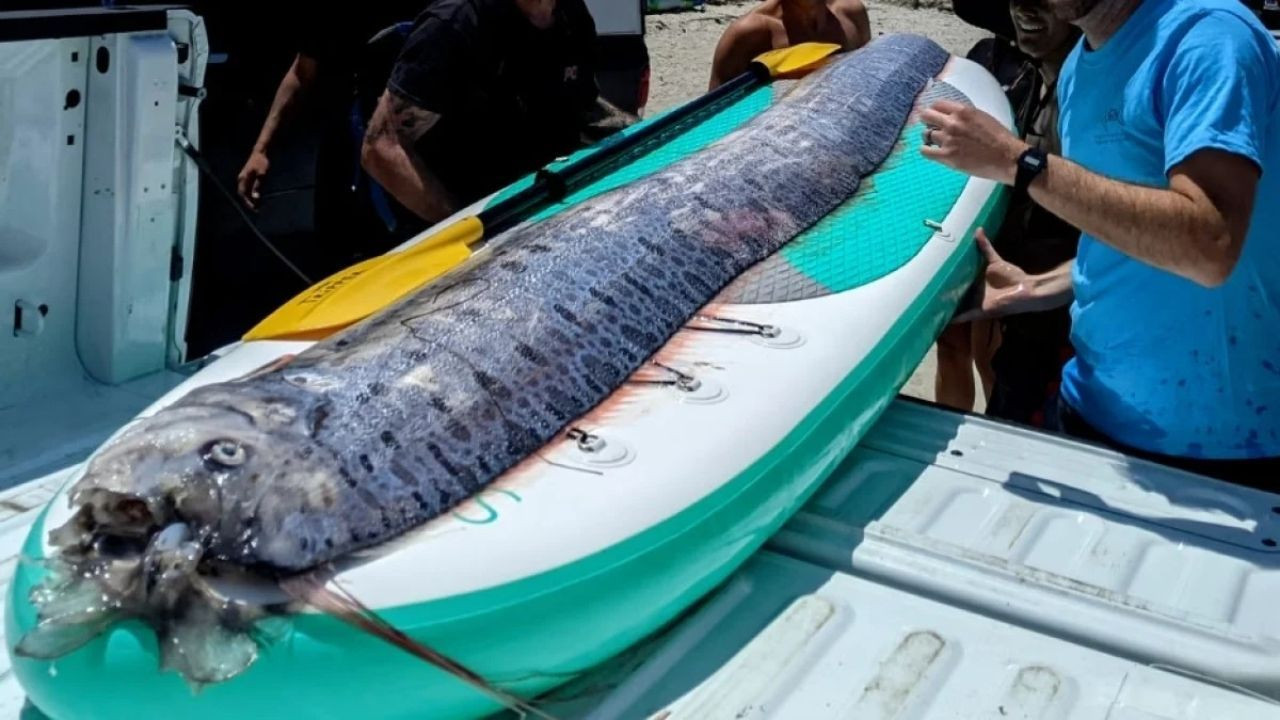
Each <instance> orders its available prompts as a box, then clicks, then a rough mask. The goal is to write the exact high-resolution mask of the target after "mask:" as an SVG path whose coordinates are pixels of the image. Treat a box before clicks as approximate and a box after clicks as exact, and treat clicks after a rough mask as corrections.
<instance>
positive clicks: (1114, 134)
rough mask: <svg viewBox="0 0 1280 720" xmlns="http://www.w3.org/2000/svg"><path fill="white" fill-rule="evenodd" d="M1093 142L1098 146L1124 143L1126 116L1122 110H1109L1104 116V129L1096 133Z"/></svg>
mask: <svg viewBox="0 0 1280 720" xmlns="http://www.w3.org/2000/svg"><path fill="white" fill-rule="evenodd" d="M1093 141H1094V142H1095V143H1097V144H1098V145H1112V144H1114V143H1120V142H1124V116H1123V115H1122V114H1121V113H1120V108H1114V107H1113V108H1107V112H1106V113H1105V114H1104V115H1103V116H1102V128H1101V129H1100V130H1099V131H1098V132H1096V133H1094V135H1093Z"/></svg>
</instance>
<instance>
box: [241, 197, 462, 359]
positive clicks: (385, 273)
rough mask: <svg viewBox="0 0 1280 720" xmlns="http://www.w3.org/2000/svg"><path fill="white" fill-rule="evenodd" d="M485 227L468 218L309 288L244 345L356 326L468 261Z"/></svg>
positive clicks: (320, 335) (248, 336)
mask: <svg viewBox="0 0 1280 720" xmlns="http://www.w3.org/2000/svg"><path fill="white" fill-rule="evenodd" d="M483 236H484V225H482V224H481V222H480V219H479V218H477V217H468V218H463V219H462V220H459V221H458V222H456V223H454V224H452V225H450V226H449V227H446V228H445V229H443V230H441V231H440V232H437V233H435V234H434V235H431V236H430V237H428V238H425V239H423V240H422V241H421V242H419V243H418V244H417V245H414V246H413V247H411V248H408V249H406V250H402V251H400V252H394V253H387V254H386V255H381V256H379V257H376V258H370V259H368V260H365V261H364V262H360V263H357V264H355V265H352V266H351V267H349V268H347V269H346V270H343V271H341V272H339V273H335V274H334V275H331V276H330V277H328V278H325V279H324V280H321V281H320V282H318V283H316V284H315V285H312V286H311V287H309V288H307V289H306V290H305V291H303V292H302V293H301V294H299V295H297V296H296V297H294V298H293V299H292V300H290V301H289V302H287V303H285V304H284V305H282V306H281V307H280V309H278V310H276V311H275V312H273V313H271V314H270V315H268V316H267V318H266V319H265V320H263V321H262V322H260V323H258V324H257V325H256V326H254V328H253V329H252V330H250V331H249V332H248V333H246V334H245V336H244V339H245V340H319V339H320V338H323V337H326V336H328V335H330V334H332V333H334V332H337V331H338V330H341V329H342V328H344V327H347V326H348V325H352V324H354V323H357V322H359V321H361V320H363V319H364V318H366V317H368V316H370V315H372V314H374V313H376V312H378V311H379V310H381V309H382V308H384V307H386V306H388V305H390V304H391V303H393V302H395V301H396V300H399V299H400V298H402V297H404V296H405V295H408V294H409V293H411V292H413V291H414V290H416V289H418V288H420V287H422V286H423V285H425V284H426V283H429V282H431V281H432V280H434V279H436V278H438V277H440V276H441V275H443V274H444V273H446V272H448V271H449V270H451V269H453V268H454V267H456V266H457V265H458V264H459V263H461V262H462V261H464V260H466V259H467V258H469V257H471V247H470V246H471V245H473V244H474V243H475V242H476V241H478V240H480V239H481V237H483Z"/></svg>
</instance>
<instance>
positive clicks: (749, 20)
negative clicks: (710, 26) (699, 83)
mask: <svg viewBox="0 0 1280 720" xmlns="http://www.w3.org/2000/svg"><path fill="white" fill-rule="evenodd" d="M771 49H773V43H772V41H771V39H770V34H769V26H768V24H767V23H766V22H765V21H764V20H762V19H761V18H759V17H758V16H756V15H750V14H748V15H744V16H742V17H740V18H738V19H737V20H734V21H733V22H732V23H730V24H729V27H728V28H727V29H726V30H725V31H724V34H723V35H721V36H720V42H718V43H717V44H716V52H715V55H714V56H713V57H712V59H711V82H710V83H709V85H708V87H707V89H708V90H715V89H716V88H718V87H720V86H721V85H723V84H725V83H726V82H728V81H730V80H732V79H734V78H735V77H737V76H739V75H741V74H742V73H744V72H746V71H747V66H748V65H750V64H751V61H752V60H754V59H755V58H756V56H757V55H759V54H761V53H764V52H768V51H769V50H771Z"/></svg>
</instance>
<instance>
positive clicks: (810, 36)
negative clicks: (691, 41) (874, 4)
mask: <svg viewBox="0 0 1280 720" xmlns="http://www.w3.org/2000/svg"><path fill="white" fill-rule="evenodd" d="M870 40H871V23H870V21H869V20H868V19H867V8H866V6H865V5H863V4H862V0H765V1H764V2H763V3H762V4H760V5H758V6H756V7H755V8H753V9H752V10H751V12H749V13H747V14H746V15H743V16H742V17H740V18H738V19H737V20H735V21H734V22H733V24H731V25H729V28H728V29H727V30H725V31H724V35H722V36H721V37H720V43H719V44H718V45H716V54H715V58H714V59H713V60H712V61H711V86H710V88H709V89H712V90H714V89H715V88H716V87H718V86H719V85H721V84H722V83H725V82H727V81H729V80H732V79H733V78H735V77H737V76H738V75H741V74H742V73H744V72H746V70H747V66H748V65H749V64H751V61H752V60H753V59H755V57H756V56H757V55H759V54H761V53H764V52H768V51H770V50H776V49H778V48H784V47H791V46H792V45H798V44H800V43H804V42H825V43H835V44H837V45H839V46H840V47H841V48H843V49H845V50H853V49H856V48H860V47H862V46H863V45H866V44H867V43H868V42H870Z"/></svg>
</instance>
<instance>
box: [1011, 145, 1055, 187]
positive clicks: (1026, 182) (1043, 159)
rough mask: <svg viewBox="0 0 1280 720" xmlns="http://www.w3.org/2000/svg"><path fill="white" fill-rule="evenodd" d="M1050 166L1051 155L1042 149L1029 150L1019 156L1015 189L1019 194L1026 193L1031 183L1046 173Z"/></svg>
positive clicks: (1014, 181)
mask: <svg viewBox="0 0 1280 720" xmlns="http://www.w3.org/2000/svg"><path fill="white" fill-rule="evenodd" d="M1048 166H1049V155H1048V154H1047V153H1045V151H1043V150H1041V149H1040V148H1036V147H1033V148H1027V149H1026V150H1025V151H1024V152H1023V153H1022V155H1020V156H1018V173H1017V175H1015V176H1014V179H1013V188H1014V189H1015V190H1017V191H1018V192H1026V191H1027V188H1029V187H1031V181H1032V180H1035V179H1036V176H1037V175H1039V174H1040V173H1042V172H1044V169H1045V168H1046V167H1048Z"/></svg>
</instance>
